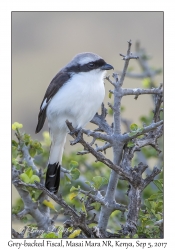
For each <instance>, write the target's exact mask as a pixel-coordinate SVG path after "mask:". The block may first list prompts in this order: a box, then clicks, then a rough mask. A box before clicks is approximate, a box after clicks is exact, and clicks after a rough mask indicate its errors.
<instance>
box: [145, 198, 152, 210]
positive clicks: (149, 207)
mask: <svg viewBox="0 0 175 250" xmlns="http://www.w3.org/2000/svg"><path fill="white" fill-rule="evenodd" d="M144 203H145V206H146V207H147V208H148V209H151V204H150V202H149V201H148V200H145V201H144Z"/></svg>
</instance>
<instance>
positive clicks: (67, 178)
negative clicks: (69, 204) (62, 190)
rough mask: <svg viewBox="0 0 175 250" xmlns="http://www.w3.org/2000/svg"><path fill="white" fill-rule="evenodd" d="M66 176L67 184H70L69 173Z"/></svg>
mask: <svg viewBox="0 0 175 250" xmlns="http://www.w3.org/2000/svg"><path fill="white" fill-rule="evenodd" d="M65 178H66V184H67V185H70V184H71V179H70V178H69V177H68V176H67V174H65Z"/></svg>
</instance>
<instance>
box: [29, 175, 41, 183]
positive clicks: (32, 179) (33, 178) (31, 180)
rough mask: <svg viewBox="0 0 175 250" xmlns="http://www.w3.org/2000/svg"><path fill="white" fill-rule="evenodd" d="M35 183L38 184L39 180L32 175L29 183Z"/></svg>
mask: <svg viewBox="0 0 175 250" xmlns="http://www.w3.org/2000/svg"><path fill="white" fill-rule="evenodd" d="M35 181H37V182H40V178H39V177H38V176H37V175H35V174H34V175H32V177H31V178H30V183H34V182H35Z"/></svg>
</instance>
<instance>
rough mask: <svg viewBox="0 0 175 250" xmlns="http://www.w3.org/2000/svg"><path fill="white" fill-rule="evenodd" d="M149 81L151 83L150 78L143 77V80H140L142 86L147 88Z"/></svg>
mask: <svg viewBox="0 0 175 250" xmlns="http://www.w3.org/2000/svg"><path fill="white" fill-rule="evenodd" d="M150 83H151V81H150V78H148V77H147V78H144V79H143V81H142V84H143V87H144V88H149V87H150Z"/></svg>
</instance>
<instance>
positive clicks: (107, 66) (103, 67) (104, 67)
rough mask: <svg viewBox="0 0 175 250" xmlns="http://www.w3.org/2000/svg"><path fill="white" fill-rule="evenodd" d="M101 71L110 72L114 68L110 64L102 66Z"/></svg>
mask: <svg viewBox="0 0 175 250" xmlns="http://www.w3.org/2000/svg"><path fill="white" fill-rule="evenodd" d="M101 69H102V70H110V69H114V67H113V66H112V65H110V64H107V63H106V64H104V65H103V66H101Z"/></svg>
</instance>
